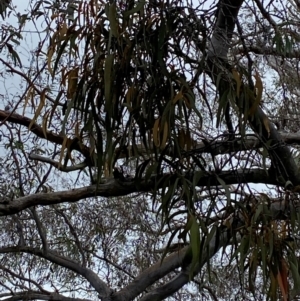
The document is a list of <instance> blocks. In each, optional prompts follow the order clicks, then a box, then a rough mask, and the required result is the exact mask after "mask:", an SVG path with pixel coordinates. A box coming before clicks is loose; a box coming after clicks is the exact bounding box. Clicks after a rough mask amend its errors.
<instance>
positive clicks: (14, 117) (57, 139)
mask: <svg viewBox="0 0 300 301" xmlns="http://www.w3.org/2000/svg"><path fill="white" fill-rule="evenodd" d="M0 121H3V122H5V121H9V122H12V123H15V124H20V125H23V126H25V127H26V128H29V126H30V124H31V122H32V119H30V118H28V117H25V116H22V115H19V114H16V113H10V112H6V111H3V110H0ZM30 131H31V132H32V133H34V134H35V135H36V136H37V137H39V138H42V139H46V140H47V141H50V142H53V143H55V144H59V145H62V144H63V142H64V139H65V136H64V135H58V134H55V133H53V132H50V131H46V132H45V131H44V130H43V128H42V127H41V126H39V125H38V124H37V123H36V122H33V124H32V126H31V128H30ZM77 140H78V139H77ZM77 140H76V139H73V140H72V139H70V144H71V143H73V144H72V147H73V149H75V150H77V151H78V152H80V153H81V154H83V156H84V157H85V158H90V149H89V148H88V147H87V146H85V145H84V144H82V143H80V142H79V141H77ZM71 141H72V142H71Z"/></svg>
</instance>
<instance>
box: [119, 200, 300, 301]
mask: <svg viewBox="0 0 300 301" xmlns="http://www.w3.org/2000/svg"><path fill="white" fill-rule="evenodd" d="M292 210H299V205H297V206H296V207H295V206H294V204H293V202H289V203H288V204H285V202H284V201H281V200H279V201H276V202H274V203H272V204H270V213H271V217H272V218H273V219H274V220H278V219H282V217H287V216H290V214H291V211H292ZM244 217H245V216H244V215H243V214H239V212H237V214H233V215H232V218H231V219H230V221H229V222H230V223H229V224H230V226H229V227H228V225H229V224H228V221H227V222H226V227H225V226H224V225H221V226H220V227H219V231H216V232H215V234H214V236H213V238H212V239H211V240H210V242H209V244H208V250H207V251H206V252H202V257H201V260H200V263H199V266H198V268H197V270H196V272H195V274H194V275H196V274H199V273H200V271H201V269H202V267H203V266H204V264H205V263H206V262H207V261H208V260H210V258H212V257H213V256H214V255H215V254H216V253H217V252H218V251H219V250H220V249H221V248H223V247H226V246H227V245H229V244H230V241H231V238H232V237H233V235H234V233H235V232H236V231H237V230H238V229H240V228H241V227H242V226H243V225H244ZM187 249H188V248H187V247H186V248H184V249H182V250H181V251H180V254H181V252H186V250H187ZM173 255H174V254H173ZM171 256H172V255H171ZM171 256H170V257H171ZM188 259H189V260H190V261H189V262H191V258H190V257H189V258H188ZM186 260H187V257H185V258H184V259H183V261H184V263H185V265H184V266H183V269H182V272H181V273H180V274H179V275H177V276H175V277H174V278H173V279H172V280H170V281H169V282H168V283H166V284H164V285H162V286H161V287H158V288H156V289H154V290H152V291H150V292H149V293H147V294H146V295H145V296H144V297H142V298H141V299H140V301H161V300H164V299H165V298H167V297H169V296H171V295H173V294H174V293H175V292H177V291H178V290H179V289H180V288H182V287H183V286H184V285H185V284H187V283H188V282H189V281H190V273H191V271H190V266H188V265H187V263H189V262H186ZM178 267H179V266H176V268H178ZM137 285H138V286H140V285H143V284H141V283H138V284H137ZM118 301H125V299H118Z"/></svg>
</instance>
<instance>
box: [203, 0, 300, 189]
mask: <svg viewBox="0 0 300 301" xmlns="http://www.w3.org/2000/svg"><path fill="white" fill-rule="evenodd" d="M242 3H243V1H242V0H240V1H232V0H223V1H220V2H219V12H218V15H217V20H216V24H215V27H214V29H213V34H212V38H211V45H210V47H209V50H208V57H207V64H208V74H209V75H210V77H211V78H212V80H213V82H214V84H215V85H216V86H217V88H218V90H219V92H220V97H222V96H223V95H224V93H225V92H226V89H228V85H229V84H230V76H229V74H230V73H231V66H230V65H229V63H228V60H227V54H228V49H229V45H230V42H231V37H232V34H233V30H234V26H235V22H236V19H237V15H238V11H239V8H240V6H241V4H242ZM222 41H223V43H222ZM220 75H222V76H221V77H220ZM218 78H219V80H218ZM249 88H250V89H254V87H251V83H249ZM241 95H244V94H241ZM241 97H242V96H239V97H238V98H241ZM237 102H238V104H239V106H240V107H241V103H245V102H246V100H245V99H237ZM228 105H229V104H227V106H228ZM242 106H243V105H242ZM227 109H228V107H227ZM225 114H226V112H225ZM227 114H228V112H227ZM226 122H228V120H226ZM248 122H249V123H250V125H251V127H252V129H253V130H254V131H255V132H256V133H257V134H258V135H260V137H261V139H262V141H263V142H264V143H266V144H268V151H269V154H270V157H271V160H272V165H273V173H275V174H276V176H277V177H278V178H280V181H282V182H287V181H288V180H289V181H291V182H292V184H293V185H297V184H298V183H299V181H300V173H299V170H298V167H297V165H296V163H295V161H294V159H293V157H292V155H291V152H290V150H289V148H288V147H287V146H285V144H284V141H283V139H282V138H281V136H280V134H279V133H278V132H277V130H276V128H275V126H274V125H273V124H272V123H271V122H270V121H269V119H268V117H267V116H266V114H265V113H264V111H263V110H262V109H261V108H260V107H258V108H257V109H256V112H255V114H254V116H252V115H251V116H250V114H249V116H248Z"/></svg>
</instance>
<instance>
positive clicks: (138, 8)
mask: <svg viewBox="0 0 300 301" xmlns="http://www.w3.org/2000/svg"><path fill="white" fill-rule="evenodd" d="M145 3H146V1H145V0H141V1H138V3H137V5H136V6H135V7H134V8H133V9H131V10H128V11H125V12H124V13H123V16H124V17H125V18H127V17H129V16H130V15H133V14H134V13H137V12H139V11H141V10H142V9H143V8H144V6H145Z"/></svg>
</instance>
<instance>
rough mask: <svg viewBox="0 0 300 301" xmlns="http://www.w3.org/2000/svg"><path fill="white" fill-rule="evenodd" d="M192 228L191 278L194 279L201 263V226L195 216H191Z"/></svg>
mask: <svg viewBox="0 0 300 301" xmlns="http://www.w3.org/2000/svg"><path fill="white" fill-rule="evenodd" d="M191 219H192V226H191V231H190V232H191V247H192V256H193V257H192V263H191V271H190V278H191V279H192V278H193V274H194V272H195V271H196V269H197V268H198V265H199V262H200V259H201V258H200V254H201V252H200V230H199V225H198V223H197V219H196V217H195V216H194V215H191Z"/></svg>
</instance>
